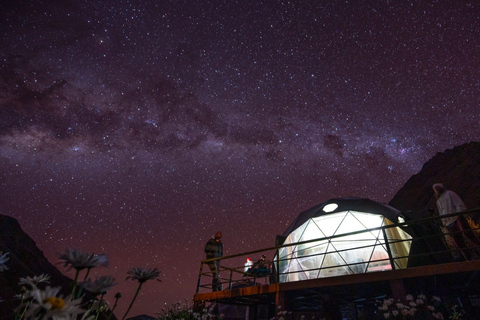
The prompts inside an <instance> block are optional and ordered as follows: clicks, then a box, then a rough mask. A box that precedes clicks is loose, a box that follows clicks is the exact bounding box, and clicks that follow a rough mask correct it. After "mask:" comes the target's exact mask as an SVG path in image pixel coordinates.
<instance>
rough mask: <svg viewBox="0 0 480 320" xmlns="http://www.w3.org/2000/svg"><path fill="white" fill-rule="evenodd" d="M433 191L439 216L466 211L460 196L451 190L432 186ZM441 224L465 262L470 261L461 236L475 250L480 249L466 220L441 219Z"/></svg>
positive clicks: (467, 249) (457, 218)
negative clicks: (467, 240)
mask: <svg viewBox="0 0 480 320" xmlns="http://www.w3.org/2000/svg"><path fill="white" fill-rule="evenodd" d="M433 191H434V192H435V196H436V198H437V208H438V213H439V214H440V215H441V216H442V215H447V214H450V213H456V212H461V211H465V210H466V209H467V207H466V206H465V203H463V200H462V199H461V198H460V196H459V195H458V194H456V193H455V192H453V191H451V190H447V189H445V187H444V186H443V184H441V183H436V184H434V185H433ZM442 223H443V225H444V226H445V227H446V228H447V230H448V232H449V233H450V235H451V236H452V238H453V241H454V242H455V245H456V246H457V248H458V249H459V250H460V253H461V254H463V256H464V257H465V259H466V260H471V258H472V250H471V249H469V248H467V245H466V243H465V239H464V238H463V236H464V235H465V236H466V237H467V238H469V239H470V240H471V241H472V242H473V243H474V244H475V245H476V246H477V250H478V248H480V240H478V238H477V237H476V236H475V233H474V232H473V230H472V229H471V228H470V225H469V224H468V221H467V219H466V218H465V217H464V216H463V215H458V216H453V217H447V218H443V219H442Z"/></svg>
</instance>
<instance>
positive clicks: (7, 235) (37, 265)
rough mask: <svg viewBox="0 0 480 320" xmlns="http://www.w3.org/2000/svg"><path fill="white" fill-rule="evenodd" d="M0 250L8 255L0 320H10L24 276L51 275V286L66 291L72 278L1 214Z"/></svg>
mask: <svg viewBox="0 0 480 320" xmlns="http://www.w3.org/2000/svg"><path fill="white" fill-rule="evenodd" d="M0 251H2V252H3V253H6V252H8V256H7V257H8V258H9V260H8V261H7V262H6V263H5V265H6V266H7V267H8V269H7V270H4V271H3V272H0V298H1V299H2V300H3V301H2V302H0V310H1V312H0V320H7V319H11V318H10V315H11V314H12V310H13V309H14V308H15V307H17V305H18V302H19V301H18V300H16V299H15V298H14V296H15V295H16V294H19V293H20V286H19V285H18V282H19V280H20V278H23V277H27V276H29V277H33V276H39V275H41V274H48V275H50V285H51V286H52V287H62V288H69V286H70V285H71V283H72V279H70V278H68V277H66V276H65V275H63V274H62V273H61V272H60V270H58V269H57V268H56V267H55V266H54V265H52V264H51V263H50V262H49V261H48V260H47V258H45V256H44V255H43V252H42V251H41V250H40V249H38V247H37V245H36V243H35V241H33V239H32V238H30V237H29V236H28V235H27V234H26V233H25V232H24V231H23V230H22V228H21V227H20V224H19V223H18V221H17V220H16V219H14V218H11V217H8V216H5V215H1V214H0Z"/></svg>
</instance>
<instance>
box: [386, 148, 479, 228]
mask: <svg viewBox="0 0 480 320" xmlns="http://www.w3.org/2000/svg"><path fill="white" fill-rule="evenodd" d="M437 182H441V183H443V184H444V185H445V187H446V188H447V189H450V190H453V191H455V192H456V193H458V195H460V197H462V198H463V200H464V201H465V204H466V205H467V208H469V209H474V208H480V142H470V143H467V144H464V145H461V146H457V147H454V148H453V149H447V150H445V151H444V152H439V153H437V154H436V155H435V156H434V157H433V158H432V159H430V160H429V161H428V162H427V163H425V164H424V165H423V167H422V170H421V171H420V172H419V173H417V174H415V175H413V176H412V177H411V178H410V179H408V181H407V182H406V183H405V185H404V186H403V187H402V188H401V189H400V190H399V191H398V192H397V194H396V195H395V196H394V197H393V199H392V200H391V201H390V203H389V204H390V205H391V206H393V207H394V208H397V209H398V210H400V211H404V212H406V211H412V215H413V216H412V218H413V219H415V218H421V217H420V216H415V215H416V213H415V212H421V211H422V210H425V209H429V208H431V209H435V206H436V205H435V201H436V200H435V195H434V193H433V190H432V185H433V184H434V183H437Z"/></svg>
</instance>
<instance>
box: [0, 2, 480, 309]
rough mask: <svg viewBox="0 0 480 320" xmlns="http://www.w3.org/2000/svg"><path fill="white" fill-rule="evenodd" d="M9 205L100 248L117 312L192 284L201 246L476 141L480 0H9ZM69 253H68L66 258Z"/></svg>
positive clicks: (259, 239) (245, 246)
mask: <svg viewBox="0 0 480 320" xmlns="http://www.w3.org/2000/svg"><path fill="white" fill-rule="evenodd" d="M0 18H1V19H0V21H1V22H0V25H1V30H2V38H1V46H0V47H1V49H0V56H1V69H0V85H1V96H0V101H1V105H0V161H1V162H0V165H1V167H0V174H1V186H0V198H1V200H0V202H1V212H0V213H2V214H6V215H10V216H12V217H15V218H17V219H18V220H19V222H20V224H21V226H22V228H23V229H24V230H25V231H26V232H27V233H28V234H29V235H30V236H31V237H32V238H33V239H34V240H35V241H36V243H37V245H38V246H39V248H40V249H41V250H43V251H44V253H45V255H46V256H47V257H48V258H49V260H50V261H52V262H53V263H57V262H58V254H59V253H61V252H63V251H64V250H65V249H66V248H68V247H75V248H79V249H81V250H84V251H88V252H95V253H106V254H107V255H108V256H109V258H110V267H109V268H105V269H101V270H99V271H98V274H111V275H113V276H115V277H116V279H117V282H119V285H118V286H117V287H115V288H114V289H112V291H111V293H109V297H108V299H109V300H110V302H111V303H112V302H113V295H114V294H115V293H116V292H117V291H121V292H122V294H123V295H124V297H125V298H122V299H124V301H123V303H121V306H119V309H118V310H119V312H118V315H120V316H121V315H123V312H124V311H125V309H126V307H127V304H128V303H127V301H129V299H130V298H131V297H132V296H133V293H134V289H135V287H134V285H133V284H132V283H131V282H128V281H127V282H125V281H124V279H125V277H126V271H127V270H129V269H130V268H132V267H148V268H153V267H157V268H159V269H160V270H161V271H162V276H161V279H162V281H163V282H162V283H147V284H146V285H145V288H144V290H143V291H142V294H141V296H140V300H139V301H138V302H137V303H136V304H135V306H134V309H133V310H132V313H131V315H135V314H141V313H147V314H150V315H153V314H154V312H156V311H159V310H160V308H161V306H163V305H164V304H165V303H167V304H171V303H173V302H177V301H182V300H184V299H187V300H189V301H190V300H191V299H192V297H193V293H194V290H195V285H196V277H197V272H198V267H199V265H200V260H202V259H203V258H204V254H203V246H204V244H205V242H206V241H207V240H208V238H210V237H211V236H212V235H213V234H214V233H215V231H217V230H222V231H223V233H224V239H223V240H224V243H225V250H226V254H236V253H240V252H245V251H248V250H254V249H259V248H262V247H270V246H272V245H274V239H275V235H277V234H281V233H282V232H283V231H284V230H285V229H286V227H287V226H288V224H289V223H290V222H291V221H292V220H293V219H294V218H295V217H296V216H297V215H298V214H299V213H300V212H301V211H303V210H305V209H308V208H309V207H311V206H313V205H316V204H318V203H321V202H323V201H326V200H328V199H330V198H333V197H342V196H357V197H367V198H370V199H373V200H377V201H381V202H388V201H389V200H390V199H391V198H392V197H393V195H394V194H395V193H396V192H397V191H398V190H399V189H400V188H401V186H402V185H403V184H404V183H405V182H406V181H407V179H408V178H409V177H410V176H411V175H413V174H415V173H417V172H418V171H419V170H420V169H421V167H422V165H423V164H424V163H425V162H426V161H427V160H428V159H429V158H431V157H432V156H434V155H435V154H436V153H437V152H442V151H444V150H445V149H447V148H452V147H454V146H456V145H459V144H463V143H466V142H470V141H472V140H477V141H478V139H480V125H479V122H480V111H479V110H480V108H479V103H480V76H479V72H478V70H480V58H479V57H480V45H479V44H480V7H479V5H478V4H477V3H476V2H474V1H471V2H469V1H460V2H458V1H443V2H441V3H437V2H436V1H422V2H421V3H419V2H417V1H374V2H372V1H291V2H288V1H286V2H282V1H245V2H244V1H239V2H236V1H211V2H210V1H183V2H180V1H178V3H177V1H118V0H116V1H113V0H104V1H67V2H66V1H28V2H27V1H10V0H7V1H3V2H2V4H1V5H0ZM59 267H60V268H61V266H59Z"/></svg>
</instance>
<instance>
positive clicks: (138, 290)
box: [122, 282, 143, 320]
mask: <svg viewBox="0 0 480 320" xmlns="http://www.w3.org/2000/svg"><path fill="white" fill-rule="evenodd" d="M142 284H143V282H139V283H138V288H137V292H135V296H134V297H133V299H132V302H130V306H128V309H127V311H126V312H125V314H124V315H123V318H122V320H125V317H126V316H127V314H128V312H129V311H130V309H132V306H133V303H134V302H135V299H136V298H137V296H138V293H139V292H140V288H141V287H142Z"/></svg>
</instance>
